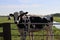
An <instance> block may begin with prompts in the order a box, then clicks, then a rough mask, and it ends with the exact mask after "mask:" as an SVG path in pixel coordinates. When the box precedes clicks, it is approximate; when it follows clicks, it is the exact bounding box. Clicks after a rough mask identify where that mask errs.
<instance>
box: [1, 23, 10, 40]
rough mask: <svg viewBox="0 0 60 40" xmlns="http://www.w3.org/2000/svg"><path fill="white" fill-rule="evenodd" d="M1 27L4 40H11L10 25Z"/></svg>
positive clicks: (6, 24) (5, 24) (4, 24)
mask: <svg viewBox="0 0 60 40" xmlns="http://www.w3.org/2000/svg"><path fill="white" fill-rule="evenodd" d="M2 26H3V35H4V40H11V28H10V23H3V24H2Z"/></svg>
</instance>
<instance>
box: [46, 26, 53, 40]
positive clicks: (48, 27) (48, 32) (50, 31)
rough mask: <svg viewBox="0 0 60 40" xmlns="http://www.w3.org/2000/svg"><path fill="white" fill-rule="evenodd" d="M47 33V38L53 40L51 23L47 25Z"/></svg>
mask: <svg viewBox="0 0 60 40" xmlns="http://www.w3.org/2000/svg"><path fill="white" fill-rule="evenodd" d="M46 31H47V34H48V36H47V38H48V39H47V40H54V36H52V35H53V30H52V25H49V26H47V30H46Z"/></svg>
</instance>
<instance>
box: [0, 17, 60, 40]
mask: <svg viewBox="0 0 60 40" xmlns="http://www.w3.org/2000/svg"><path fill="white" fill-rule="evenodd" d="M54 21H58V22H60V17H54ZM0 23H14V21H13V18H12V19H11V20H8V18H7V17H0ZM2 29H3V28H2V27H0V32H3V30H2ZM12 29H16V30H12ZM53 31H54V32H53V33H54V34H55V35H57V34H58V35H60V29H57V28H55V27H53ZM43 32H44V34H46V31H39V32H34V34H35V35H36V34H40V35H43ZM11 35H15V36H12V40H20V36H16V35H20V33H19V32H18V27H17V26H16V25H15V24H11ZM34 38H35V39H34V40H41V39H43V36H35V37H34ZM54 38H55V39H54V40H59V39H60V36H55V37H54ZM2 39H3V38H1V37H0V40H2ZM44 39H45V40H46V36H44ZM27 40H29V37H28V36H27Z"/></svg>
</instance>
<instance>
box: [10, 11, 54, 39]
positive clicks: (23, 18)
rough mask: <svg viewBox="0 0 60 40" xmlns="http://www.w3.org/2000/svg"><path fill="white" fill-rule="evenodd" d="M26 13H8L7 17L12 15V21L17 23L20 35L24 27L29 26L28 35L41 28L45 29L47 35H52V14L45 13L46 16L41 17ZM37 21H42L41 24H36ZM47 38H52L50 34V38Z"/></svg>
mask: <svg viewBox="0 0 60 40" xmlns="http://www.w3.org/2000/svg"><path fill="white" fill-rule="evenodd" d="M27 14H28V12H23V11H20V12H19V13H18V12H15V13H14V14H10V15H9V19H10V16H13V17H14V22H15V23H16V24H17V26H18V28H19V32H20V33H21V35H23V33H24V29H25V28H26V29H28V28H30V29H29V32H30V35H32V32H36V31H38V30H41V29H45V30H46V31H47V34H48V35H53V33H52V23H53V16H51V15H46V16H43V18H42V17H40V16H34V15H32V16H31V15H27ZM21 23H22V24H21ZM23 23H24V24H23ZM28 23H37V24H30V25H28ZM38 23H43V24H38ZM44 23H46V24H44ZM47 37H48V36H47ZM31 40H33V39H31ZM47 40H53V39H52V36H50V39H47Z"/></svg>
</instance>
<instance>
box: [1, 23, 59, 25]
mask: <svg viewBox="0 0 60 40" xmlns="http://www.w3.org/2000/svg"><path fill="white" fill-rule="evenodd" d="M0 24H1V23H0ZM10 24H15V23H10ZM19 24H53V25H60V23H19Z"/></svg>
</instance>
